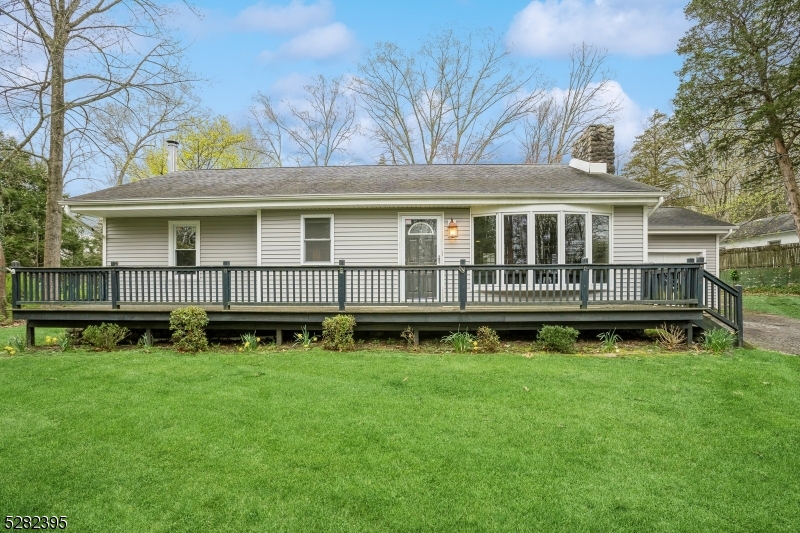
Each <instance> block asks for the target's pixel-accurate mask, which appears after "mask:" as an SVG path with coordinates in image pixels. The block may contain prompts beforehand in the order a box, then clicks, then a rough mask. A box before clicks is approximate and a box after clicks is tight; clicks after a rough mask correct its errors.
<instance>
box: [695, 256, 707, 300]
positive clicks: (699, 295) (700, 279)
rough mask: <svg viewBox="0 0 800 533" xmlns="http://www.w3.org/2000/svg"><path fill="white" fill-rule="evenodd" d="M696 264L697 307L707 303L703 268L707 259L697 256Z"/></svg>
mask: <svg viewBox="0 0 800 533" xmlns="http://www.w3.org/2000/svg"><path fill="white" fill-rule="evenodd" d="M694 262H695V265H697V267H696V268H697V270H696V272H697V289H696V290H697V307H703V306H704V305H705V298H704V296H705V295H704V294H703V292H704V287H705V281H704V279H703V268H704V267H705V265H704V263H705V260H704V259H703V258H702V257H697V258H695V260H694Z"/></svg>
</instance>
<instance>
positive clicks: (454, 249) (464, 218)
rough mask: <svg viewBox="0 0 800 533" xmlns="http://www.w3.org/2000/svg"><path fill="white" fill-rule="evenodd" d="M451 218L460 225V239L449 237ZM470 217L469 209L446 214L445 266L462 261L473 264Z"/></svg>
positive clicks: (455, 210) (446, 212) (450, 210)
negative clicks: (448, 227) (448, 229)
mask: <svg viewBox="0 0 800 533" xmlns="http://www.w3.org/2000/svg"><path fill="white" fill-rule="evenodd" d="M450 218H452V219H453V220H455V222H456V224H458V237H456V238H455V239H451V238H450V237H448V236H447V224H448V223H449V222H450ZM470 226H471V224H470V217H469V209H448V210H446V211H445V212H444V264H445V265H457V264H458V263H459V261H461V260H462V259H466V260H467V264H471V263H472V257H470V253H469V251H470V229H471V228H470Z"/></svg>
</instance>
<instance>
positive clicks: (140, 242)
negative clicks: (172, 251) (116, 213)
mask: <svg viewBox="0 0 800 533" xmlns="http://www.w3.org/2000/svg"><path fill="white" fill-rule="evenodd" d="M168 228H169V223H168V221H167V219H164V218H107V219H106V261H107V262H108V264H111V263H112V262H114V261H117V262H118V263H119V264H120V266H167V264H168V263H167V260H168V258H169V229H168Z"/></svg>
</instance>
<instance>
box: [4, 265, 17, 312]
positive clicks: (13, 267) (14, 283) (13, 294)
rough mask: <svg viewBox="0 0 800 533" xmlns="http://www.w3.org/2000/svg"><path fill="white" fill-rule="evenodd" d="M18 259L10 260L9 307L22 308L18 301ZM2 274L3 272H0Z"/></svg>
mask: <svg viewBox="0 0 800 533" xmlns="http://www.w3.org/2000/svg"><path fill="white" fill-rule="evenodd" d="M19 266H20V265H19V261H11V309H22V304H21V303H20V301H19V272H17V269H18V268H19ZM0 274H2V275H3V276H5V275H6V273H5V272H2V273H0Z"/></svg>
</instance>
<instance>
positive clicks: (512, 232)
mask: <svg viewBox="0 0 800 533" xmlns="http://www.w3.org/2000/svg"><path fill="white" fill-rule="evenodd" d="M503 264H506V265H527V264H528V215H503ZM505 272H506V283H526V282H527V276H528V273H527V271H526V270H519V271H508V270H506V271H505Z"/></svg>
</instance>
